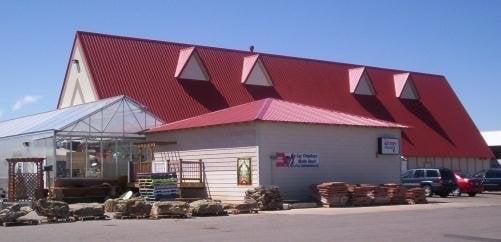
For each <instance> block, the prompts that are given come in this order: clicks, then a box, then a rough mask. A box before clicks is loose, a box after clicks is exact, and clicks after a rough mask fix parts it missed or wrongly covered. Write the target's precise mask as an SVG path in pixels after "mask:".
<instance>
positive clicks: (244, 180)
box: [237, 158, 252, 185]
mask: <svg viewBox="0 0 501 242" xmlns="http://www.w3.org/2000/svg"><path fill="white" fill-rule="evenodd" d="M237 183H238V185H252V168H251V158H238V159H237Z"/></svg>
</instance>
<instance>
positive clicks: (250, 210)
mask: <svg viewBox="0 0 501 242" xmlns="http://www.w3.org/2000/svg"><path fill="white" fill-rule="evenodd" d="M225 211H226V212H227V213H228V214H233V215H238V214H252V213H258V212H259V210H258V209H249V210H240V209H234V208H233V209H227V210H225Z"/></svg>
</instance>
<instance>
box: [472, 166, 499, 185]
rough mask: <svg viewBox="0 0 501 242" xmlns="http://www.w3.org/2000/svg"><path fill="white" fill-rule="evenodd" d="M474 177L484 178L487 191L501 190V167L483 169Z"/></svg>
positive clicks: (483, 181)
mask: <svg viewBox="0 0 501 242" xmlns="http://www.w3.org/2000/svg"><path fill="white" fill-rule="evenodd" d="M473 177H475V178H479V179H481V180H482V183H483V184H484V190H485V191H501V168H493V169H488V170H483V171H480V172H478V173H476V174H475V175H473Z"/></svg>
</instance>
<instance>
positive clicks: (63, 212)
mask: <svg viewBox="0 0 501 242" xmlns="http://www.w3.org/2000/svg"><path fill="white" fill-rule="evenodd" d="M33 208H34V209H35V211H36V212H37V214H38V215H40V216H45V217H47V218H53V219H54V218H55V219H63V218H69V217H70V208H69V206H68V204H67V203H65V202H62V201H55V200H47V199H40V200H38V201H36V202H35V203H34V204H33Z"/></svg>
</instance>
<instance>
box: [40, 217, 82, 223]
mask: <svg viewBox="0 0 501 242" xmlns="http://www.w3.org/2000/svg"><path fill="white" fill-rule="evenodd" d="M75 221H76V220H75V218H46V219H42V220H40V223H46V224H60V223H73V222H75Z"/></svg>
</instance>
